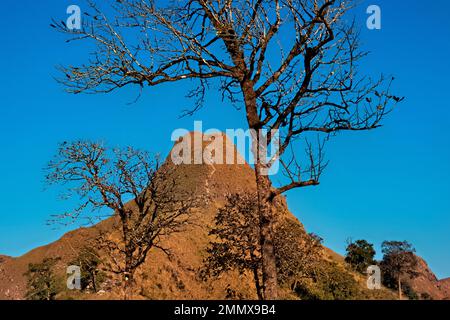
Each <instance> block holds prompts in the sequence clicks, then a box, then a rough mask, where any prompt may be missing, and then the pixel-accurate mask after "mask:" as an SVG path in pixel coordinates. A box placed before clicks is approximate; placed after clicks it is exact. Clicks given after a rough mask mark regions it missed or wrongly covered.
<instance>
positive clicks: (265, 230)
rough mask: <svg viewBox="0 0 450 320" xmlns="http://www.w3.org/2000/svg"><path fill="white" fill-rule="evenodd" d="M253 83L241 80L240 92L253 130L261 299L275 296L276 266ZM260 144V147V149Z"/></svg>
mask: <svg viewBox="0 0 450 320" xmlns="http://www.w3.org/2000/svg"><path fill="white" fill-rule="evenodd" d="M253 86H254V83H253V82H252V81H249V80H243V81H242V82H241V88H242V93H243V96H244V101H245V109H246V113H247V123H248V126H249V129H250V130H254V131H255V132H253V133H254V134H255V135H254V136H253V137H252V153H253V157H254V159H255V178H256V187H257V192H258V207H259V227H260V245H261V254H262V281H263V292H264V299H266V300H275V299H277V298H278V283H277V269H276V264H275V252H274V248H273V226H272V224H273V212H272V206H271V203H270V202H271V201H269V195H270V191H271V182H270V179H269V177H268V176H267V173H266V172H264V169H266V166H265V159H261V157H262V156H267V155H266V154H264V155H263V153H265V152H266V151H267V146H265V145H261V143H264V142H262V141H261V138H262V137H261V135H260V132H259V129H261V123H260V119H259V116H258V108H257V101H256V94H255V91H254V88H253ZM261 147H263V149H261Z"/></svg>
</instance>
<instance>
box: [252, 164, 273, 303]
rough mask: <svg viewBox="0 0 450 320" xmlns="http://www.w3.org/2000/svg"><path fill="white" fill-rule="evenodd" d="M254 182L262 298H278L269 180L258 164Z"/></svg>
mask: <svg viewBox="0 0 450 320" xmlns="http://www.w3.org/2000/svg"><path fill="white" fill-rule="evenodd" d="M255 173H256V184H257V190H258V202H259V204H258V205H259V227H260V244H261V253H262V277H263V291H264V299H266V300H275V299H277V298H278V281H277V268H276V261H275V250H274V246H273V238H274V236H273V220H274V216H273V212H272V205H271V203H270V202H269V199H268V198H269V192H270V180H269V178H268V177H267V176H265V175H261V174H260V164H255Z"/></svg>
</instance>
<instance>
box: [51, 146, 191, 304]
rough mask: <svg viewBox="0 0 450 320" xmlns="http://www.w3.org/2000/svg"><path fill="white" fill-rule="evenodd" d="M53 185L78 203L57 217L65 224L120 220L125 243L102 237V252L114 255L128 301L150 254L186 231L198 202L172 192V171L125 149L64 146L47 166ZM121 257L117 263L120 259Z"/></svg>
mask: <svg viewBox="0 0 450 320" xmlns="http://www.w3.org/2000/svg"><path fill="white" fill-rule="evenodd" d="M47 171H48V174H47V176H46V180H47V182H48V183H49V184H55V183H59V184H62V185H64V186H65V187H66V188H67V190H68V191H69V194H68V195H66V196H76V197H78V198H79V200H80V204H79V206H77V207H76V208H75V209H74V210H73V211H69V212H66V213H64V214H61V215H57V216H56V218H57V219H58V221H63V222H65V223H68V222H73V221H75V220H78V219H87V221H88V222H89V223H92V222H94V221H95V220H96V219H101V218H105V217H106V216H111V214H110V213H105V212H104V209H111V210H113V213H112V215H113V216H115V217H117V218H118V225H119V230H120V234H121V241H117V240H116V239H113V238H111V237H110V235H111V234H110V233H108V237H107V236H106V235H105V233H101V234H100V237H102V239H100V240H101V241H100V243H101V245H102V249H103V250H104V251H106V252H108V253H111V256H110V258H111V260H112V261H113V262H114V263H110V264H109V266H110V271H112V272H114V273H116V274H119V275H121V276H122V277H123V280H124V282H123V283H124V287H125V290H124V292H125V297H126V298H128V297H129V296H130V294H131V293H132V286H133V283H134V275H135V272H136V270H137V268H138V267H139V266H140V265H141V264H142V263H144V261H145V259H146V257H147V254H148V252H149V251H150V250H151V249H152V248H158V249H161V250H163V251H165V252H168V251H167V248H164V247H162V246H161V239H162V238H164V237H166V236H169V235H170V234H172V233H174V232H179V231H181V230H183V229H184V227H185V226H186V224H187V223H189V217H190V209H191V208H192V206H193V205H194V203H195V201H194V200H193V198H192V197H191V195H190V194H187V193H183V192H181V191H180V190H177V192H174V187H175V185H176V181H175V177H173V176H171V175H170V173H171V169H170V166H166V165H162V166H161V165H160V162H159V160H158V158H157V157H155V158H152V157H151V156H150V155H149V154H148V153H146V152H143V151H139V150H135V149H133V148H131V147H128V148H125V149H113V150H110V149H107V148H106V147H104V146H103V145H102V144H100V143H94V142H85V141H76V142H73V143H66V142H65V143H63V144H61V146H60V148H59V150H58V153H57V154H56V156H55V159H54V160H53V161H51V162H50V163H49V164H48V166H47ZM117 256H118V258H117Z"/></svg>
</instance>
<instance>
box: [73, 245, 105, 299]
mask: <svg viewBox="0 0 450 320" xmlns="http://www.w3.org/2000/svg"><path fill="white" fill-rule="evenodd" d="M69 264H70V265H75V266H79V267H80V271H81V279H80V282H81V290H92V291H93V292H97V291H98V289H99V285H100V284H101V282H102V281H103V280H104V277H105V274H104V273H103V272H102V271H101V270H100V266H101V264H102V260H101V258H100V256H99V253H98V252H97V250H95V249H94V248H92V247H87V246H86V247H83V248H81V250H80V252H79V253H78V256H77V257H76V258H75V259H74V260H72V261H71V262H70V263H69Z"/></svg>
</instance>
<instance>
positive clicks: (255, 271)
mask: <svg viewBox="0 0 450 320" xmlns="http://www.w3.org/2000/svg"><path fill="white" fill-rule="evenodd" d="M258 272H259V270H258V268H254V269H253V278H254V280H255V287H256V293H257V295H258V299H259V300H264V293H263V290H262V287H261V282H260V280H259V275H258Z"/></svg>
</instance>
